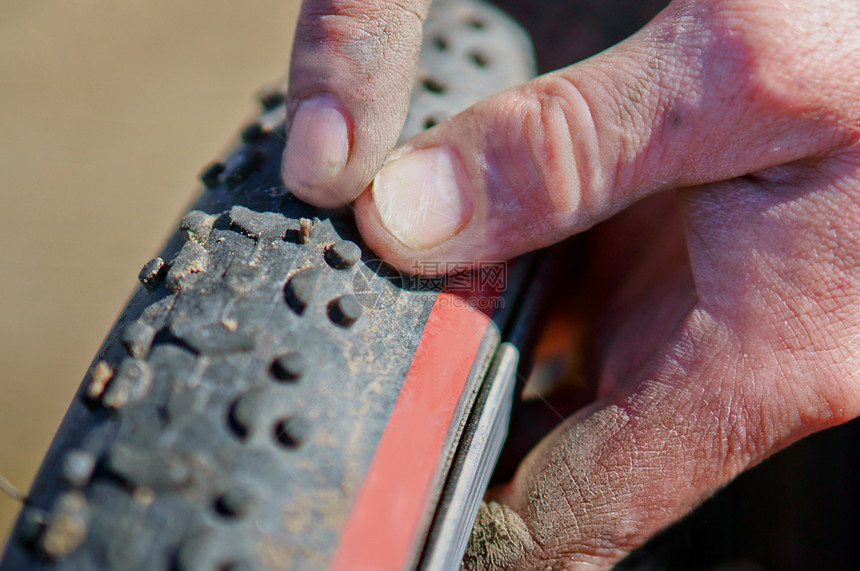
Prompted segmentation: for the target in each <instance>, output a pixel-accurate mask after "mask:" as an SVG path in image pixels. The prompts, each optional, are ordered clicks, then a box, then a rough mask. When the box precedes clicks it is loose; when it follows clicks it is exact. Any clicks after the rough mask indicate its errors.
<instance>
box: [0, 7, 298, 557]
mask: <svg viewBox="0 0 860 571" xmlns="http://www.w3.org/2000/svg"><path fill="white" fill-rule="evenodd" d="M297 9H298V0H246V1H245V2H242V3H239V2H226V1H213V0H181V1H179V0H122V1H117V0H75V1H74V2H69V1H60V0H42V1H41V2H32V1H31V0H0V474H3V475H4V476H6V477H7V478H8V479H10V480H11V481H12V482H13V483H15V484H16V485H17V486H19V487H21V488H23V489H27V488H28V487H29V485H30V482H31V481H32V478H33V476H34V475H35V473H36V469H37V468H38V465H39V462H40V460H41V457H42V456H43V454H44V453H45V451H46V449H47V447H48V444H49V443H50V440H51V438H52V436H53V433H54V431H55V430H56V427H57V425H58V424H59V422H60V420H61V418H62V415H63V413H64V412H65V409H66V406H67V405H68V403H69V401H70V399H71V398H72V395H73V393H74V391H75V389H76V388H77V386H78V384H79V383H80V380H81V378H82V377H83V375H84V372H85V370H86V367H87V365H88V364H89V361H90V359H91V358H92V357H93V355H94V354H95V352H96V350H97V349H98V347H99V345H100V343H101V341H102V338H103V337H104V335H105V334H106V333H107V331H108V329H109V328H110V326H111V324H112V323H113V320H114V318H115V317H116V316H117V314H118V313H119V310H120V309H121V308H122V306H123V303H124V302H125V300H126V298H127V296H128V295H129V294H130V293H131V291H132V288H133V287H134V286H135V285H136V275H137V272H138V270H139V269H140V267H141V266H142V265H143V263H144V262H146V261H147V260H148V259H149V258H150V257H152V255H153V254H154V253H155V252H156V251H157V250H158V248H159V246H160V245H161V241H162V240H163V239H164V238H165V237H166V236H167V233H168V231H169V230H170V229H171V228H172V227H173V225H174V224H175V223H176V221H177V218H178V216H179V214H180V213H181V211H182V209H183V207H184V206H185V205H187V204H188V202H189V201H190V200H191V198H192V196H193V194H194V193H195V192H196V190H195V189H196V188H197V182H196V175H197V173H198V172H199V170H200V168H201V167H202V166H203V165H204V164H205V163H206V162H208V161H210V160H212V159H213V158H215V156H216V155H217V154H218V153H219V152H220V151H221V150H222V149H223V148H224V147H225V146H226V144H227V142H228V140H229V138H230V136H232V135H233V133H234V132H235V131H236V130H237V129H238V127H239V126H240V124H241V123H242V121H244V120H245V119H247V118H248V117H249V116H250V115H251V113H252V112H253V111H254V109H255V108H254V106H253V101H252V98H251V95H252V94H253V93H255V92H256V90H257V88H258V87H260V86H262V85H263V84H265V83H267V82H269V81H271V80H273V79H277V78H278V77H279V76H280V75H281V74H283V73H284V71H285V70H286V64H287V61H288V52H289V46H290V43H291V41H292V30H293V27H294V21H295V15H296V12H297ZM18 508H19V506H18V504H16V503H15V502H14V501H12V500H11V499H9V498H8V497H6V496H2V495H0V542H2V543H0V544H5V539H6V537H7V535H8V533H9V530H10V527H11V525H12V523H13V521H14V517H15V515H16V514H17V512H18Z"/></svg>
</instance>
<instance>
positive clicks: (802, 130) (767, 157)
mask: <svg viewBox="0 0 860 571" xmlns="http://www.w3.org/2000/svg"><path fill="white" fill-rule="evenodd" d="M759 4H764V3H758V2H738V1H734V2H732V1H728V0H726V1H710V2H681V3H679V2H675V3H673V4H672V5H670V6H669V7H668V8H667V9H666V10H664V11H663V12H662V13H661V14H660V15H658V16H657V18H656V19H655V20H653V21H652V22H651V23H650V24H649V25H648V26H646V27H645V28H644V29H642V30H641V31H640V32H638V33H637V34H635V35H634V36H632V37H630V38H629V39H628V40H626V41H625V42H622V43H621V44H618V45H617V46H615V47H613V48H611V49H609V50H607V51H605V52H603V53H601V54H599V55H597V56H595V57H593V58H591V59H588V60H586V61H584V62H582V63H579V64H576V65H573V66H571V67H568V68H566V69H562V70H560V71H556V72H553V73H550V74H548V75H545V76H542V77H540V78H538V79H536V80H535V81H533V82H531V83H529V84H526V85H523V86H520V87H518V88H515V89H512V90H509V91H506V92H502V93H501V94H498V95H496V96H494V97H491V98H489V99H486V100H484V101H482V102H480V103H478V104H477V105H475V106H474V107H472V108H470V109H468V110H466V111H464V112H463V113H461V114H459V115H457V116H455V117H453V118H452V119H450V120H448V121H445V122H443V123H442V124H440V125H438V126H436V127H435V128H433V129H431V130H429V131H427V132H425V133H423V134H421V135H419V136H417V137H416V138H414V139H412V140H411V141H409V142H408V143H407V144H406V145H404V146H403V147H402V148H400V149H399V150H397V151H396V152H395V153H394V155H392V157H391V158H390V159H389V161H388V162H387V163H386V165H385V166H384V167H383V169H382V170H381V171H380V172H379V173H378V174H377V176H376V178H375V179H374V182H373V184H372V187H371V190H370V192H365V193H364V194H363V195H362V196H361V197H359V199H358V201H357V203H356V209H357V216H358V223H359V227H360V229H361V232H362V234H363V236H364V237H365V239H366V241H367V242H368V243H369V245H370V246H371V247H372V248H373V249H374V250H376V252H377V254H379V255H380V256H382V257H384V258H386V259H387V260H389V261H390V262H392V263H393V264H395V265H397V266H399V267H401V268H403V269H411V270H413V271H419V272H420V271H421V269H420V268H421V266H420V262H421V261H422V260H430V259H432V260H434V261H439V260H441V261H445V262H449V263H456V261H457V260H481V259H483V260H490V259H507V258H509V257H512V256H515V255H517V254H520V253H523V252H525V251H528V250H531V249H534V248H538V247H541V246H545V245H548V244H550V243H553V242H555V241H558V240H560V239H562V238H564V237H566V236H568V235H570V234H572V233H576V232H580V231H582V230H584V229H586V228H588V227H590V226H592V225H594V224H595V223H597V222H599V221H600V220H603V219H605V218H608V217H610V216H611V215H613V214H614V213H616V212H618V211H620V210H621V209H623V208H625V207H626V206H628V205H629V204H631V203H632V202H634V201H636V200H638V199H640V198H642V197H643V196H645V195H647V194H651V193H654V192H657V191H660V190H664V189H668V188H678V187H685V186H691V185H696V184H702V183H708V182H715V181H719V180H725V179H729V178H734V177H738V176H741V175H745V174H748V173H752V172H755V171H758V170H761V169H764V168H767V167H771V166H775V165H780V164H784V163H787V162H790V161H793V160H797V159H801V158H807V157H810V156H813V155H816V154H818V153H824V152H826V151H828V150H831V149H833V148H835V147H836V146H837V145H838V144H840V143H841V142H842V139H840V136H839V128H838V125H839V124H840V120H841V119H842V118H843V117H840V116H838V113H835V112H834V111H833V108H834V101H835V100H836V98H837V95H838V93H839V89H838V87H833V88H832V89H831V88H830V87H832V86H831V85H830V84H832V83H834V82H838V81H839V80H838V79H836V78H838V77H851V73H850V72H849V70H850V65H853V64H849V63H845V62H842V61H839V60H840V57H841V56H839V55H838V54H839V53H840V50H839V49H837V48H838V46H837V43H836V40H834V39H830V38H835V37H838V34H832V35H831V34H828V33H826V29H827V28H826V26H827V22H826V21H827V19H829V18H832V17H834V15H833V14H829V13H827V12H829V11H830V10H829V9H828V8H822V7H821V6H819V7H818V9H817V12H813V11H812V10H811V8H798V9H796V10H793V11H791V12H790V14H783V13H782V12H778V11H777V8H776V7H774V8H765V7H762V6H759ZM804 9H807V10H809V13H803V10H804ZM789 15H790V17H791V20H788V16H789ZM836 18H837V19H838V18H839V17H838V16H836ZM810 35H812V36H815V35H820V36H821V37H818V38H810ZM810 41H813V42H815V41H819V42H820V44H823V45H824V46H825V47H821V46H820V45H819V47H821V49H818V50H816V55H819V56H820V55H822V54H823V55H824V56H827V57H831V60H833V61H826V62H823V61H821V59H820V58H818V59H816V58H810V57H809V53H808V50H806V51H803V50H802V49H800V46H803V45H810V44H809V42H810ZM831 44H832V48H833V49H832V50H831V47H827V46H831ZM813 45H815V44H813ZM795 46H796V47H795ZM842 51H844V50H842ZM831 53H832V54H834V55H832V56H830V54H831ZM841 59H842V60H845V59H848V58H841ZM842 68H845V69H842ZM786 70H788V71H786ZM821 87H825V88H824V89H820V88H821ZM848 117H850V113H847V112H846V113H845V114H844V118H845V121H846V123H847V121H849V120H850V119H848ZM416 262H419V265H417V266H416V265H415V264H416ZM433 267H439V264H434V266H433ZM448 267H450V265H449V266H448Z"/></svg>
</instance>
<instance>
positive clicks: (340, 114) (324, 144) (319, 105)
mask: <svg viewBox="0 0 860 571" xmlns="http://www.w3.org/2000/svg"><path fill="white" fill-rule="evenodd" d="M348 158H349V127H348V123H347V118H346V112H345V111H344V110H343V106H342V105H341V104H340V102H338V100H337V99H336V98H335V97H334V96H332V95H321V96H319V97H314V98H313V99H308V100H306V101H302V103H301V104H299V108H298V109H297V110H296V114H295V116H294V117H293V121H292V127H290V137H289V140H288V141H287V149H286V151H284V172H285V174H286V175H287V176H288V177H289V178H292V179H293V180H294V181H296V182H297V183H299V184H303V185H308V186H311V185H314V184H318V183H321V182H326V181H328V180H331V179H333V178H334V177H336V176H337V175H339V174H340V172H341V171H342V170H343V167H344V166H345V165H346V161H347V159H348Z"/></svg>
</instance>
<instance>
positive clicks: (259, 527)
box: [0, 0, 534, 571]
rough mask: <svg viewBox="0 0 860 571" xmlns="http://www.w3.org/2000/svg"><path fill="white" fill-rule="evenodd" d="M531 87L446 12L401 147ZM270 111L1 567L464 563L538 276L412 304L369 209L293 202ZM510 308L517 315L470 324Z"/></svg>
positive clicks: (233, 162)
mask: <svg viewBox="0 0 860 571" xmlns="http://www.w3.org/2000/svg"><path fill="white" fill-rule="evenodd" d="M494 60H495V61H498V62H503V63H504V65H490V63H491V62H492V61H494ZM533 70H534V62H533V59H532V56H531V48H530V45H529V43H528V39H527V38H526V36H525V34H524V32H522V31H521V30H520V29H519V28H517V27H516V25H515V24H514V23H512V22H511V21H510V20H508V19H507V18H506V17H505V16H504V15H503V14H501V13H500V12H498V11H497V10H495V9H493V8H491V7H490V6H488V5H486V4H484V3H481V2H479V1H477V0H458V1H453V0H452V1H444V0H437V2H436V3H435V4H434V8H433V9H432V11H431V15H430V17H429V18H428V21H427V24H426V27H425V39H424V46H423V48H422V59H421V63H420V64H419V74H418V82H417V83H416V88H415V89H414V93H413V101H412V107H411V111H410V115H409V117H408V119H407V123H406V128H405V130H404V136H409V135H411V134H414V133H416V132H418V131H419V130H421V129H423V128H425V127H429V126H432V124H434V123H436V122H439V121H441V120H444V118H445V117H446V116H448V115H450V114H453V113H454V112H456V111H458V110H460V109H462V108H464V107H466V106H467V105H469V104H471V103H473V102H475V101H477V100H478V99H480V98H482V97H484V96H486V95H489V94H491V93H493V92H496V91H498V90H500V89H502V88H505V87H508V86H511V85H514V84H517V83H520V82H522V81H525V80H526V79H528V78H529V77H530V76H531V74H532V73H533ZM440 86H442V87H440ZM261 101H262V104H263V112H262V114H261V115H260V116H259V117H258V118H257V119H256V120H255V121H254V122H252V123H251V124H250V125H248V126H247V127H246V128H244V129H243V130H242V132H241V141H240V142H239V143H238V144H237V145H236V146H235V148H234V149H233V151H232V152H230V153H229V155H228V156H227V157H226V158H225V159H224V160H223V161H220V162H216V163H213V164H212V165H210V166H209V167H207V168H206V169H205V170H204V172H203V173H202V175H201V179H202V181H203V184H204V186H205V187H206V188H205V190H204V191H203V193H202V194H201V196H200V198H199V199H198V200H197V201H196V203H195V204H194V206H193V208H192V210H190V211H189V212H188V213H187V214H185V216H184V217H183V218H182V221H181V223H180V228H179V230H178V231H177V232H176V233H175V234H174V235H173V236H172V237H171V238H170V239H169V240H168V242H167V244H166V246H165V248H164V249H163V251H162V252H161V254H160V255H159V256H158V257H156V258H154V259H153V260H151V261H150V262H148V263H147V264H146V265H144V267H143V269H142V270H141V273H140V276H139V278H140V281H141V285H140V287H139V288H138V289H137V290H136V291H135V293H134V294H133V296H132V298H131V300H130V301H129V303H128V305H127V306H126V308H125V309H124V311H123V312H122V314H121V315H120V317H119V319H118V321H117V322H116V324H115V326H114V327H113V329H112V330H111V331H110V333H109V334H108V336H107V338H106V340H105V342H104V344H103V346H102V347H101V349H100V350H99V352H98V354H97V355H96V357H95V359H94V360H93V363H92V366H91V368H90V370H89V372H88V373H87V375H86V377H85V378H84V381H83V383H82V384H81V387H80V389H79V390H78V393H77V394H76V396H75V399H74V400H73V402H72V404H71V406H70V408H69V410H68V412H67V414H66V416H65V418H64V420H63V422H62V424H61V426H60V428H59V430H58V432H57V435H56V437H55V439H54V442H53V443H52V445H51V447H50V449H49V451H48V453H47V455H46V458H45V460H44V462H43V464H42V467H41V469H40V471H39V473H38V475H37V477H36V480H35V482H34V484H33V487H32V489H31V491H30V493H29V495H28V499H27V502H26V505H25V507H24V508H23V509H22V512H21V515H20V516H19V518H18V521H17V523H16V526H15V528H14V530H13V532H12V534H11V537H10V541H9V543H8V545H7V547H6V550H5V552H4V555H3V558H2V560H0V569H3V570H20V569H48V568H50V569H64V570H66V569H68V570H79V569H80V570H83V569H117V570H126V569H127V570H131V569H177V570H184V571H188V570H197V569H201V570H203V569H206V570H210V569H211V570H215V569H217V570H226V569H230V570H234V571H235V570H237V569H317V568H324V567H330V568H336V569H357V568H363V569H402V568H413V567H416V566H419V565H420V566H423V567H425V568H431V569H432V568H439V569H444V568H450V566H451V565H456V564H458V562H459V557H461V556H462V549H464V548H465V541H466V539H467V537H468V531H469V527H470V526H471V522H472V521H473V520H474V511H475V510H477V503H478V500H479V499H480V496H481V492H482V490H483V487H484V486H486V480H487V478H488V477H489V470H491V468H492V463H493V461H494V455H496V454H497V453H498V448H499V447H500V446H501V441H500V438H501V437H502V436H503V434H504V430H505V427H506V410H507V409H506V407H509V406H510V399H511V395H512V393H513V385H514V371H515V368H516V359H517V355H516V350H515V348H514V346H513V345H510V344H504V343H503V341H505V340H509V339H510V338H512V337H516V335H521V333H517V334H516V335H513V336H512V335H511V334H510V333H505V331H508V332H509V331H511V330H512V328H514V329H515V327H514V325H512V324H515V323H517V319H518V318H520V321H519V323H522V316H523V315H528V314H529V311H531V310H530V309H529V307H528V303H525V302H523V301H522V300H523V299H526V298H527V295H526V291H525V290H526V279H525V278H526V277H527V275H528V274H529V273H530V272H531V271H532V270H533V265H530V264H532V262H528V261H525V262H522V263H520V264H519V265H518V266H516V267H515V268H513V269H512V270H511V272H512V273H511V274H510V275H509V276H508V281H507V283H506V284H505V285H506V286H507V288H506V291H494V292H490V293H487V292H478V291H471V292H466V293H461V294H459V295H457V294H454V293H451V292H450V291H449V292H445V291H441V290H440V289H439V288H429V289H428V288H426V287H415V284H414V283H412V282H409V281H408V280H404V279H402V276H399V275H398V274H397V273H396V272H393V271H391V270H390V269H388V268H386V267H385V266H384V265H380V264H378V263H377V262H376V261H375V260H374V259H373V258H372V254H371V252H369V251H368V250H367V248H366V247H364V245H363V243H362V242H361V239H360V236H359V235H358V233H357V231H356V229H355V226H354V222H353V220H352V216H351V213H350V211H349V210H348V209H337V210H320V209H316V208H313V207H310V206H309V205H307V204H304V203H302V202H300V201H299V200H298V199H296V198H295V197H294V196H293V195H292V194H290V193H289V192H288V190H287V189H285V188H284V187H283V185H282V183H281V181H280V177H279V172H280V169H279V166H280V156H281V154H282V152H283V146H284V143H283V138H284V137H283V133H284V130H285V125H284V120H283V115H284V113H285V107H284V105H283V90H282V89H278V90H274V91H267V92H266V93H265V94H264V95H263V96H262V98H261ZM532 287H534V284H533V283H532ZM449 289H450V288H449ZM497 289H498V288H497ZM490 297H492V298H493V299H496V300H502V301H504V302H505V304H504V305H505V307H504V309H503V310H499V311H495V312H489V311H478V310H476V309H475V308H474V307H471V306H470V304H472V305H474V304H473V303H472V302H473V301H474V300H481V299H489V298H490ZM489 314H491V315H489ZM404 462H408V463H407V464H404ZM470 518H471V519H470ZM458 553H459V555H458Z"/></svg>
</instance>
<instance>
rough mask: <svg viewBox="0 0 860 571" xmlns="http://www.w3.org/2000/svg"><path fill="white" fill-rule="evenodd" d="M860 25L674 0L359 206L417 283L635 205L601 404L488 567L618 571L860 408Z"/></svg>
mask: <svg viewBox="0 0 860 571" xmlns="http://www.w3.org/2000/svg"><path fill="white" fill-rule="evenodd" d="M858 16H860V8H859V7H858V6H857V5H856V3H852V2H849V1H847V0H831V1H829V2H824V1H823V0H793V1H789V2H784V1H783V2H778V1H776V0H701V1H676V2H674V3H672V4H671V5H670V6H669V8H667V9H666V10H665V11H664V12H662V13H661V14H660V15H659V16H658V17H657V18H656V19H655V20H653V21H652V22H651V23H650V24H649V25H648V26H646V27H645V28H644V29H643V30H642V31H640V32H639V33H637V34H635V35H634V36H632V37H631V38H630V39H628V40H627V41H625V42H623V43H621V44H619V45H617V46H615V47H614V48H612V49H610V50H607V51H606V52H603V53H602V54H599V55H598V56H595V57H594V58H591V59H590V60H587V61H585V62H583V63H580V64H577V65H574V66H572V67H569V68H566V69H564V70H561V71H558V72H555V73H551V74H548V75H545V76H543V77H541V78H539V79H537V80H535V81H534V82H532V83H530V84H528V85H526V86H522V87H519V88H516V89H513V90H509V91H507V92H504V93H502V94H499V95H497V96H495V97H492V98H489V99H487V100H485V101H483V102H481V103H479V104H477V105H475V106H474V107H472V108H470V109H469V110H467V111H465V112H463V113H461V114H459V115H458V116H456V117H454V118H452V119H451V120H449V121H446V122H444V123H442V124H440V125H438V126H437V127H435V128H433V129H431V130H430V131H428V132H426V133H423V134H422V135H419V136H418V137H416V138H414V139H413V140H411V141H410V142H409V143H407V144H406V145H404V146H403V147H402V148H400V149H398V150H397V151H396V153H395V154H394V155H393V156H392V157H391V158H390V159H389V161H388V162H387V163H386V166H385V167H384V168H383V169H382V170H381V171H380V172H379V174H378V175H377V176H376V178H375V179H374V183H373V186H372V188H371V189H370V191H369V192H366V193H364V194H362V195H361V196H360V197H359V198H358V200H357V201H356V211H357V217H358V218H357V219H358V223H359V227H360V229H361V231H362V234H363V236H364V238H365V239H366V240H367V242H368V244H370V246H371V247H372V248H373V249H374V250H375V251H376V252H377V253H378V254H380V255H381V256H383V257H384V258H386V259H387V260H389V261H390V262H392V263H393V264H395V265H397V266H399V267H401V268H405V269H408V268H410V267H414V266H413V263H414V262H415V261H424V260H441V261H446V262H456V261H458V260H462V261H473V260H498V259H507V258H509V257H512V256H515V255H517V254H520V253H522V252H525V251H528V250H531V249H533V248H537V247H540V246H544V245H547V244H551V243H553V242H555V241H558V240H560V239H562V238H564V237H567V236H569V235H571V234H575V233H578V232H582V231H584V230H586V229H588V228H591V227H592V226H594V225H595V224H597V223H599V222H601V221H603V220H606V219H608V218H610V217H613V216H614V215H616V214H618V213H622V214H621V215H620V216H618V217H616V218H615V219H613V220H611V221H610V222H609V223H607V224H605V225H601V226H600V227H599V228H597V229H596V230H597V235H596V236H595V241H594V242H595V250H594V251H593V253H592V257H593V259H594V261H595V267H594V268H593V269H592V274H591V276H592V279H593V280H594V281H595V282H596V283H600V284H601V288H600V290H601V291H602V293H603V294H604V295H603V296H601V297H600V299H599V300H597V299H596V300H595V302H594V303H595V304H598V303H599V307H598V309H597V310H596V311H595V314H596V315H597V316H598V318H599V319H598V321H596V323H595V324H594V327H595V334H594V341H593V347H592V350H591V353H590V357H591V364H590V367H589V370H591V371H593V372H594V373H593V376H594V380H595V381H596V382H599V383H600V392H599V399H598V400H597V401H596V402H595V403H594V404H592V405H590V406H588V407H587V408H586V409H584V410H581V411H580V412H578V413H576V414H575V415H574V416H573V417H571V418H570V419H568V420H567V421H566V422H565V423H564V424H563V425H561V426H560V427H559V428H558V429H557V430H556V431H555V432H553V433H552V434H551V435H550V436H548V437H547V438H546V439H545V440H544V441H543V442H542V443H541V445H539V446H538V448H537V449H535V450H534V451H533V452H532V453H531V454H530V455H529V456H528V457H527V458H526V460H525V461H524V462H523V464H522V465H521V467H520V469H519V471H518V473H517V475H516V477H515V479H514V480H513V482H512V483H511V484H510V485H508V486H506V487H504V488H502V489H500V490H498V491H497V492H496V493H495V498H494V501H493V502H491V503H490V504H489V505H488V506H487V507H485V508H483V509H482V511H481V514H480V516H479V521H478V523H477V526H476V532H475V534H474V535H473V539H472V543H471V545H470V549H469V552H468V553H467V560H466V562H467V565H469V566H472V567H482V566H483V567H495V568H529V567H546V566H552V567H555V566H558V567H563V568H576V567H577V566H586V565H588V566H591V567H597V568H606V567H610V566H611V565H612V564H613V563H614V562H616V561H618V560H619V559H621V558H623V557H624V555H626V554H627V553H628V552H630V551H631V550H633V549H635V548H636V547H638V546H639V545H641V544H642V543H644V542H645V541H646V540H647V539H648V538H649V537H651V536H652V535H654V534H655V533H656V532H657V531H659V530H660V529H662V528H663V527H665V526H667V525H668V524H670V523H672V522H673V521H675V520H677V519H678V518H680V517H681V516H683V515H684V514H686V513H687V512H688V511H689V510H691V509H692V508H693V507H694V506H696V505H697V504H698V503H700V502H701V501H702V500H703V499H704V498H706V497H708V496H709V495H710V494H712V493H713V492H714V491H716V490H717V489H718V488H719V487H721V486H722V485H724V484H725V483H726V482H728V481H729V480H731V479H732V478H733V477H734V476H736V475H737V474H738V473H740V472H741V471H743V470H745V469H746V468H748V467H750V466H752V465H754V464H756V463H757V462H759V461H760V460H762V459H763V458H765V457H767V456H768V455H770V454H772V453H773V452H775V451H776V450H778V449H780V448H782V447H784V446H786V445H788V444H790V443H791V442H793V441H795V440H797V439H799V438H801V437H803V436H805V435H807V434H809V433H811V432H813V431H816V430H819V429H822V428H825V427H828V426H832V425H835V424H839V423H841V422H844V421H847V420H849V419H851V418H854V417H855V416H857V415H858V414H860V390H858V381H860V374H858V371H860V368H858V357H857V355H858V351H857V349H858V342H860V336H858V333H860V312H858V309H857V308H858V307H860V266H858V263H857V259H858V256H860V190H858V187H860V171H858V166H860V147H858V120H857V117H858V116H859V115H858V112H860V83H858V81H857V79H856V77H857V71H858V69H860V49H858V48H860V32H858V30H857V26H856V22H857V21H858ZM355 148H356V146H355V143H354V144H353V149H355ZM355 152H357V151H355ZM350 161H352V158H351V159H350ZM368 164H370V163H368ZM362 172H364V171H362ZM367 172H372V171H367ZM678 189H681V190H678ZM410 191H411V192H410ZM300 192H301V196H302V197H303V198H305V199H306V200H309V201H311V202H316V203H322V204H326V203H327V202H328V201H329V200H330V196H331V195H325V196H322V195H317V194H311V193H303V192H302V191H300ZM323 194H324V193H323ZM339 196H340V197H341V199H343V198H344V197H347V196H350V194H348V193H345V194H343V193H342V194H340V195H339ZM647 197H651V198H648V199H647V200H645V199H646V198H647ZM622 211H623V212H622ZM428 266H430V265H428Z"/></svg>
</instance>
